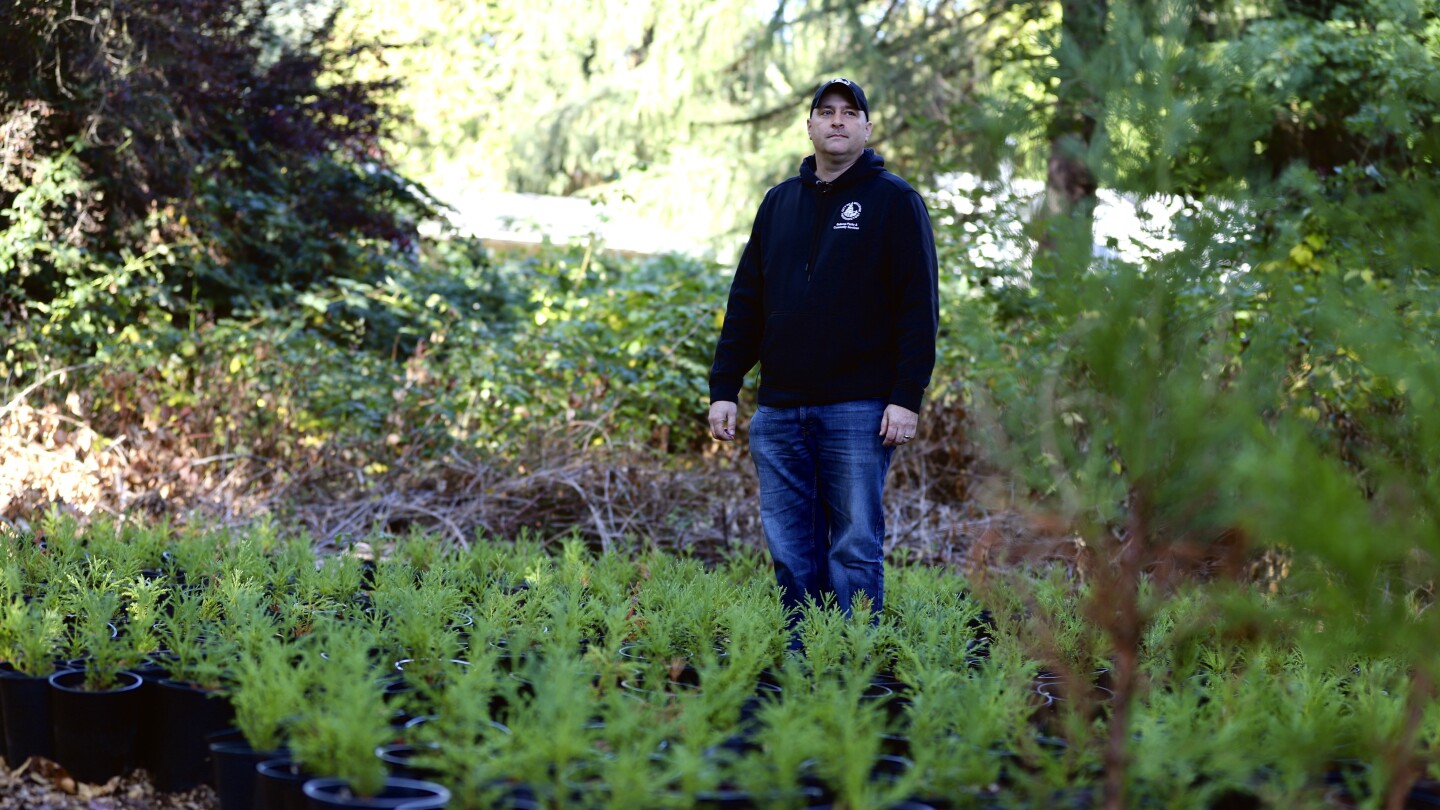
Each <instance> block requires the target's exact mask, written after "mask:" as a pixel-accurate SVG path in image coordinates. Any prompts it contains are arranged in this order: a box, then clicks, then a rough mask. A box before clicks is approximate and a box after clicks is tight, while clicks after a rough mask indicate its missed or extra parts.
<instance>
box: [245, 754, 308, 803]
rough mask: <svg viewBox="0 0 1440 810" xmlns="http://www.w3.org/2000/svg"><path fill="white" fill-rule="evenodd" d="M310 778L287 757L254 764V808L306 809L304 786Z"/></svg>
mask: <svg viewBox="0 0 1440 810" xmlns="http://www.w3.org/2000/svg"><path fill="white" fill-rule="evenodd" d="M311 778H312V777H311V776H310V775H309V774H307V773H302V772H301V771H300V769H299V768H298V767H296V765H295V763H294V762H293V761H291V759H290V758H289V757H280V758H278V759H267V760H265V761H264V762H261V763H260V764H258V765H256V766H255V809H254V810H306V808H308V807H309V806H310V805H309V804H308V803H307V802H306V800H305V790H304V788H305V783H306V782H308V781H309V780H310V779H311Z"/></svg>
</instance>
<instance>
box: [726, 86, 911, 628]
mask: <svg viewBox="0 0 1440 810" xmlns="http://www.w3.org/2000/svg"><path fill="white" fill-rule="evenodd" d="M805 129H806V131H807V132H808V133H809V135H810V141H811V143H813V144H814V146H815V154H814V155H813V156H811V157H807V158H805V160H804V161H803V162H802V163H801V164H800V174H799V176H797V177H792V178H790V179H789V180H786V181H785V182H783V183H781V184H780V185H778V186H775V187H774V188H772V189H770V191H769V192H767V193H766V195H765V199H764V201H763V202H761V203H760V210H759V212H758V213H757V214H756V216H755V224H754V226H753V227H752V229H751V232H750V242H749V244H747V245H746V247H745V252H744V254H743V255H742V256H741V258H740V263H739V266H738V267H737V268H736V271H735V280H734V281H733V282H732V284H731V287H730V300H729V304H728V307H727V309H726V312H725V324H724V326H723V327H722V329H721V332H720V340H719V343H718V344H717V345H716V347H715V362H714V364H713V365H712V366H711V369H710V403H711V404H710V433H711V435H712V436H714V437H715V438H716V439H718V440H720V441H732V440H733V439H734V438H735V427H736V424H737V418H738V414H737V408H736V402H737V400H738V399H739V393H740V387H741V383H742V380H743V379H744V376H745V374H746V373H747V372H749V370H750V369H751V368H752V367H753V366H754V365H755V363H756V362H757V361H758V362H759V363H760V390H759V400H760V406H759V409H758V410H757V411H756V413H755V416H754V417H753V418H752V419H751V422H750V454H751V457H752V458H753V459H754V461H755V469H756V472H757V473H758V475H759V479H760V518H761V523H762V524H763V525H764V527H765V536H766V539H767V540H768V542H769V545H770V558H771V560H772V561H773V562H774V564H775V577H776V579H777V580H778V581H779V584H780V587H781V589H782V592H783V597H782V598H783V601H784V604H785V606H786V607H788V608H795V607H798V606H799V605H801V604H803V603H804V602H805V601H806V600H807V599H814V600H816V601H817V602H818V601H819V600H820V599H821V597H822V596H823V595H824V594H826V593H833V594H834V595H835V599H836V602H837V603H838V604H839V606H840V607H841V609H842V610H844V611H845V612H846V614H847V615H848V614H849V613H850V610H851V608H852V605H853V604H854V600H855V599H857V598H865V599H868V600H869V602H870V605H871V608H872V609H873V610H874V612H875V613H876V614H877V615H878V614H879V612H880V609H881V608H882V606H883V603H884V598H885V587H884V565H883V563H884V551H883V549H882V540H883V539H884V536H885V513H884V509H883V507H882V505H881V495H882V493H883V491H884V487H885V473H886V471H887V470H888V469H889V466H890V456H891V453H893V452H894V448H895V447H897V446H899V445H903V444H905V443H906V442H908V441H910V440H911V439H912V438H913V437H914V435H915V428H916V425H917V424H918V421H919V411H920V402H921V398H922V397H923V396H924V393H925V387H926V386H927V385H929V384H930V373H931V371H932V369H933V368H934V366H935V335H936V331H937V329H938V325H939V280H938V273H937V262H936V258H935V240H934V234H933V233H932V232H931V229H930V217H929V215H928V214H927V213H926V211H925V204H924V202H923V201H922V200H921V199H920V195H919V194H918V193H916V191H915V190H914V189H912V188H911V187H910V186H909V184H907V183H906V182H905V181H904V180H902V179H900V178H899V177H896V176H895V175H893V174H891V173H890V172H888V171H886V170H885V161H884V160H883V159H882V158H881V157H880V156H879V155H877V154H875V151H874V150H873V149H868V148H866V145H865V144H866V142H867V141H868V140H869V138H870V132H871V122H870V106H869V104H868V103H867V102H866V100H865V91H864V90H862V89H861V88H860V85H858V84H856V83H854V82H852V81H849V80H848V79H832V80H830V81H827V82H825V83H824V84H822V85H821V86H820V88H819V89H818V90H816V92H815V96H814V98H813V99H812V101H811V103H810V116H809V118H808V119H807V120H806V122H805Z"/></svg>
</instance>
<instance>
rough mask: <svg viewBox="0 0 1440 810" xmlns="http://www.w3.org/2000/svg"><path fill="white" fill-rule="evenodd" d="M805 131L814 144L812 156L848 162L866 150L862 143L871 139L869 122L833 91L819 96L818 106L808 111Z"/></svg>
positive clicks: (845, 97)
mask: <svg viewBox="0 0 1440 810" xmlns="http://www.w3.org/2000/svg"><path fill="white" fill-rule="evenodd" d="M805 131H806V132H808V133H809V134H810V142H811V143H813V144H815V154H817V155H821V154H823V155H827V156H828V157H830V158H831V159H832V160H834V161H835V162H838V163H848V162H852V161H854V160H855V159H856V158H858V157H859V156H860V153H861V152H863V151H865V142H866V141H867V140H869V138H870V120H869V119H868V118H867V117H866V115H865V113H863V112H861V111H860V109H859V108H858V107H856V106H855V103H854V102H853V101H851V100H850V96H848V95H846V94H845V93H843V92H841V91H839V90H832V91H830V92H828V93H826V94H825V95H823V96H821V97H820V103H819V104H817V105H815V109H813V110H811V111H810V118H809V119H807V120H806V121H805Z"/></svg>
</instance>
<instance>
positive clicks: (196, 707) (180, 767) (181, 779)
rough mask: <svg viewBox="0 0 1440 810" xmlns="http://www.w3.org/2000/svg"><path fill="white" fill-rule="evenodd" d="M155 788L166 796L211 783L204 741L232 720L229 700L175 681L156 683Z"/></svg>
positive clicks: (233, 710)
mask: <svg viewBox="0 0 1440 810" xmlns="http://www.w3.org/2000/svg"><path fill="white" fill-rule="evenodd" d="M152 688H153V689H154V690H155V695H156V700H155V703H156V704H157V705H158V709H159V710H158V712H157V713H156V720H157V722H156V726H157V727H158V728H157V731H156V734H155V735H154V736H155V749H154V750H155V752H156V756H155V758H154V760H153V762H154V767H155V770H154V772H153V773H152V776H153V777H154V780H155V787H156V788H157V789H159V790H163V791H166V792H169V793H174V792H177V791H182V790H190V789H191V788H194V787H198V786H199V785H202V784H209V783H210V781H211V773H212V768H211V766H210V748H209V746H208V745H206V738H207V737H209V736H210V735H212V734H215V733H216V732H218V731H221V730H223V729H226V728H228V727H229V726H230V723H231V721H232V720H234V718H235V709H234V708H233V707H231V705H230V701H228V700H226V699H225V698H224V697H222V696H220V695H218V694H217V693H215V692H214V691H212V690H208V689H201V688H199V687H197V686H192V685H191V684H188V683H181V682H178V681H171V680H162V681H157V682H156V683H155V685H154V687H152Z"/></svg>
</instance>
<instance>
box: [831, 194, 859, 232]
mask: <svg viewBox="0 0 1440 810" xmlns="http://www.w3.org/2000/svg"><path fill="white" fill-rule="evenodd" d="M859 218H860V203H858V202H853V201H852V202H848V203H845V205H844V206H843V207H842V208H841V209H840V221H839V222H836V223H835V228H834V230H837V231H858V230H860V223H858V222H856V221H855V220H857V219H859Z"/></svg>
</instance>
